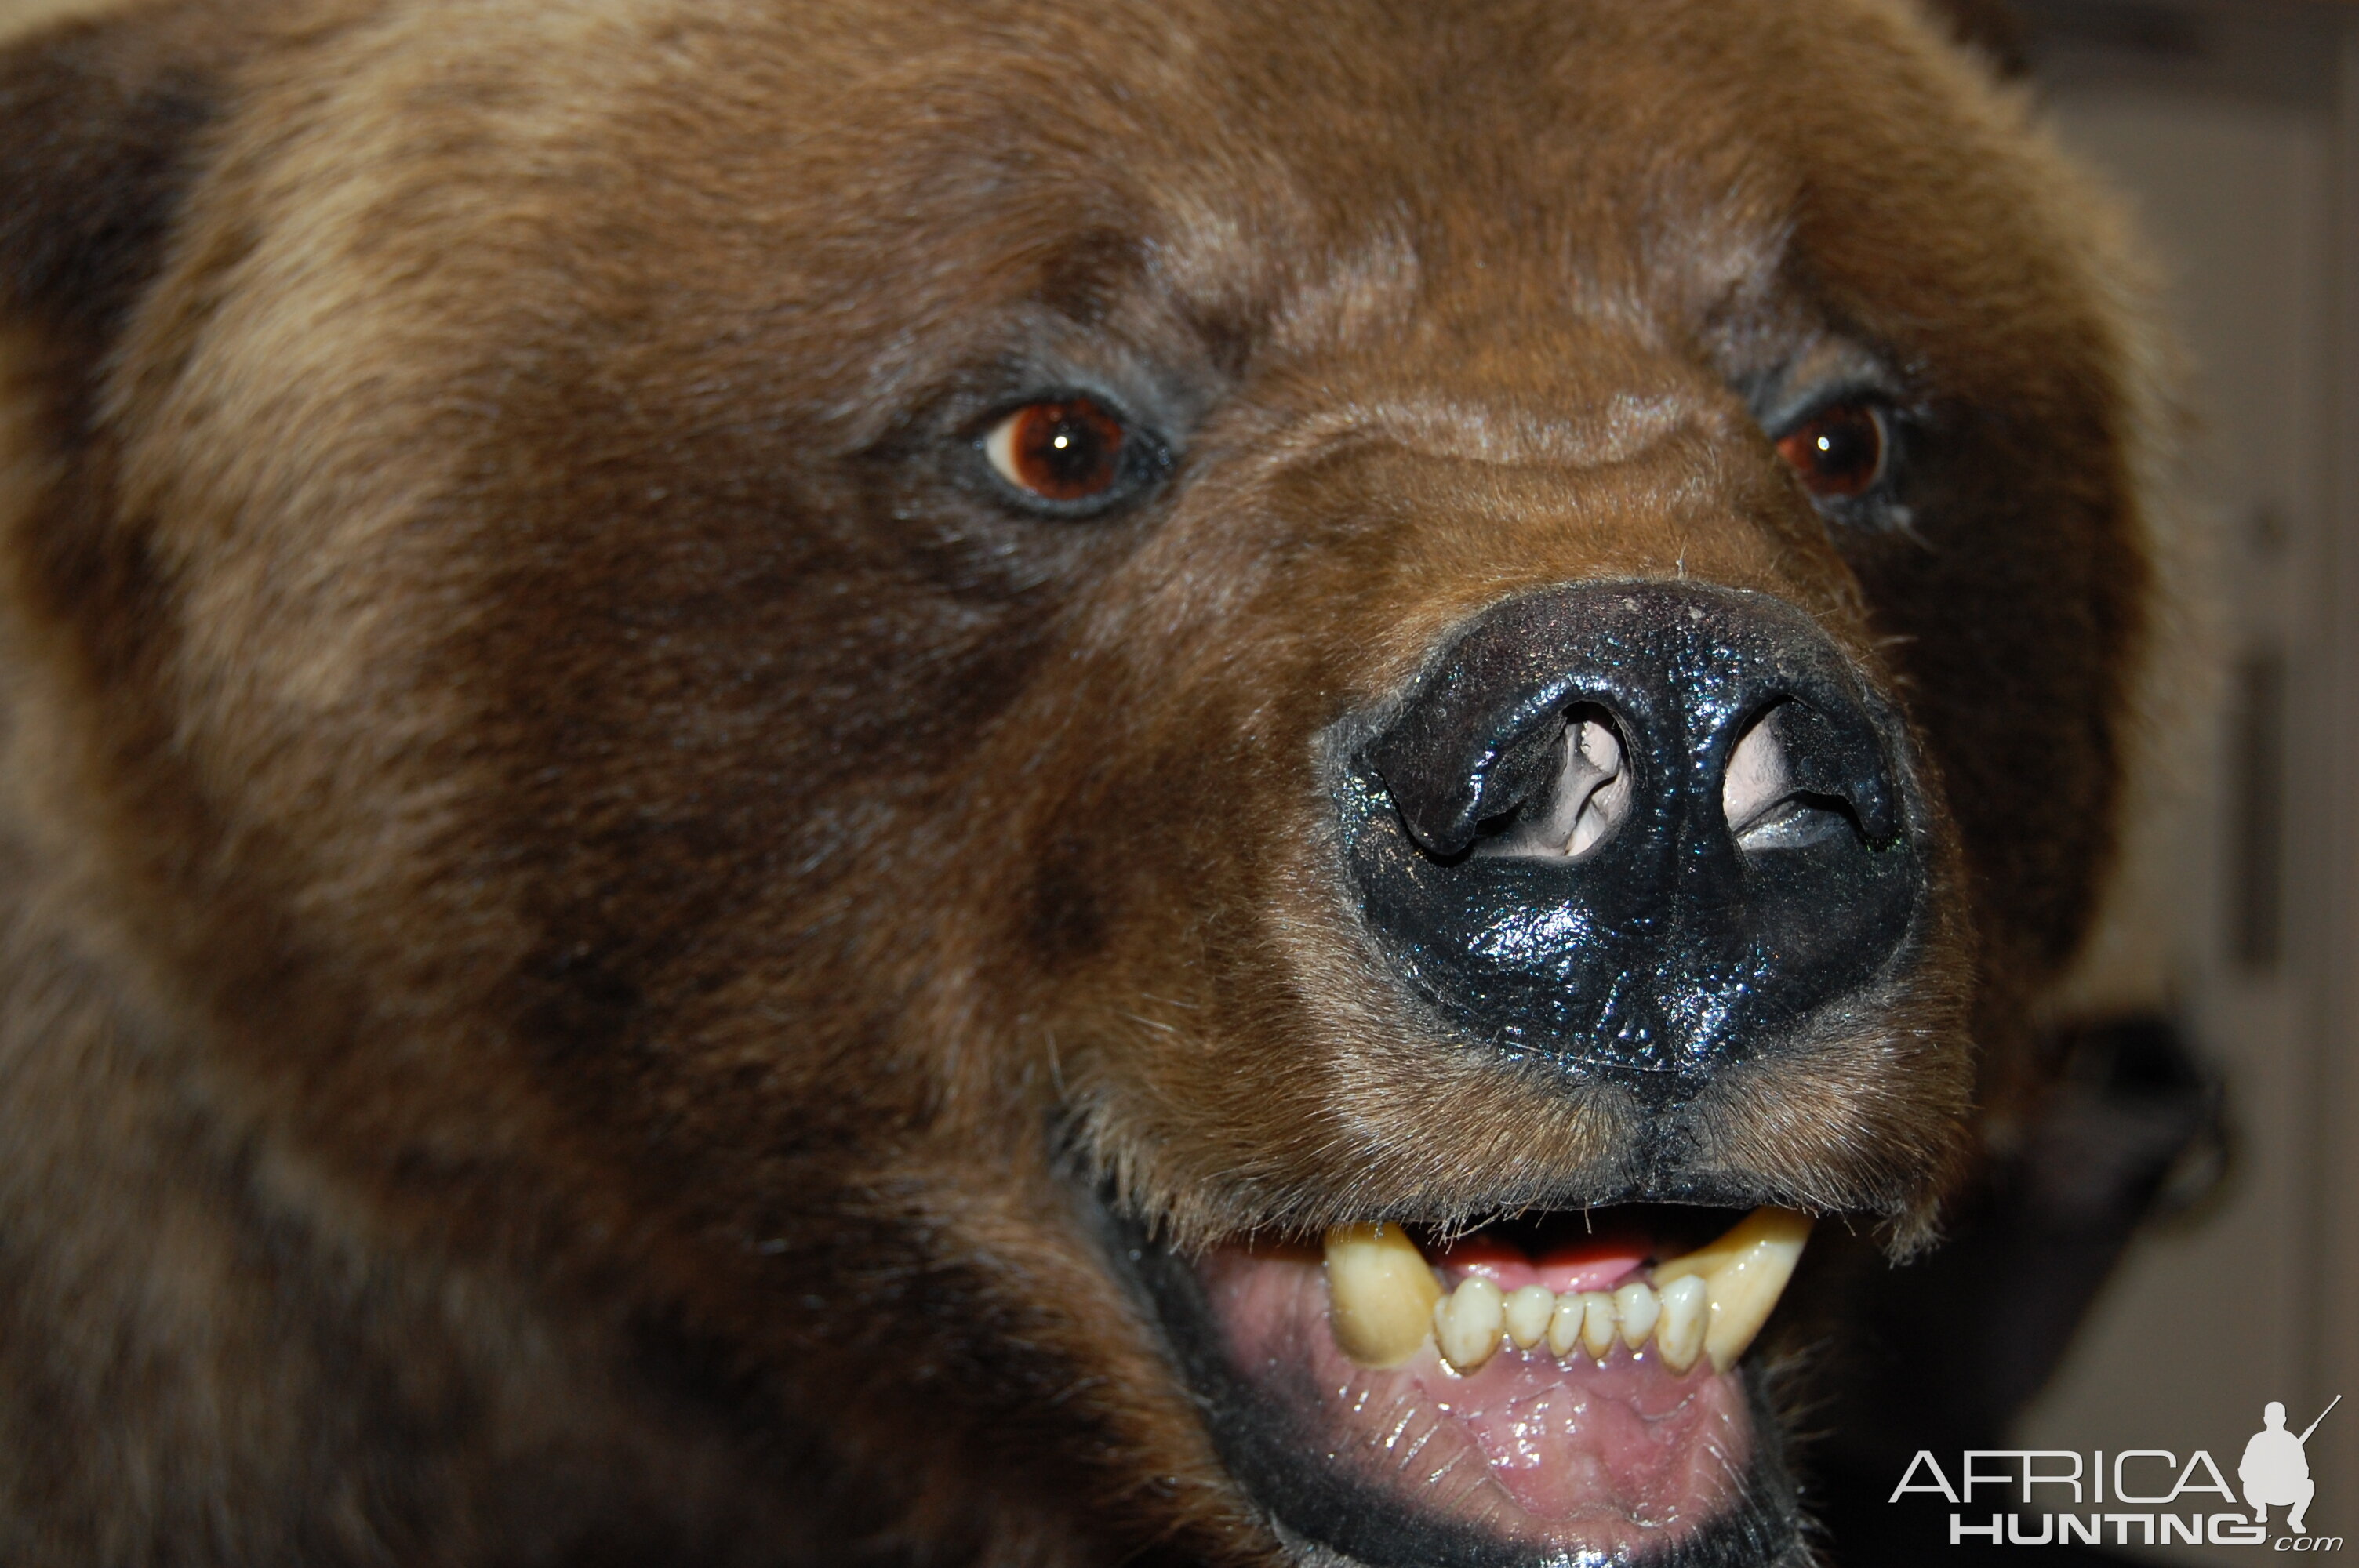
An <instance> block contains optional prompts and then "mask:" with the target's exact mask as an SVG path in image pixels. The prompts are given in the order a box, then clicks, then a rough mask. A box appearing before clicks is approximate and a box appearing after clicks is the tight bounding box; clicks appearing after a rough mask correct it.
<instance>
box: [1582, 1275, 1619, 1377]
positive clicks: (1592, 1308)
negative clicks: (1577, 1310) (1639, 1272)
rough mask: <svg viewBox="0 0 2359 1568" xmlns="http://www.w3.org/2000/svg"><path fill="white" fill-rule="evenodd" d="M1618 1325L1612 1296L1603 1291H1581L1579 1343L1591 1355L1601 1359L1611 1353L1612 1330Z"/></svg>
mask: <svg viewBox="0 0 2359 1568" xmlns="http://www.w3.org/2000/svg"><path fill="white" fill-rule="evenodd" d="M1619 1326H1620V1324H1619V1323H1618V1321H1617V1320H1616V1318H1615V1315H1614V1298H1613V1297H1612V1296H1609V1295H1607V1294H1606V1293H1605V1292H1603V1291H1583V1292H1581V1343H1582V1345H1583V1346H1587V1347H1588V1350H1589V1354H1590V1355H1591V1356H1593V1357H1595V1358H1596V1359H1598V1360H1600V1361H1603V1360H1604V1359H1605V1357H1607V1356H1608V1355H1609V1354H1610V1353H1612V1351H1613V1349H1614V1330H1615V1329H1616V1328H1617V1327H1619Z"/></svg>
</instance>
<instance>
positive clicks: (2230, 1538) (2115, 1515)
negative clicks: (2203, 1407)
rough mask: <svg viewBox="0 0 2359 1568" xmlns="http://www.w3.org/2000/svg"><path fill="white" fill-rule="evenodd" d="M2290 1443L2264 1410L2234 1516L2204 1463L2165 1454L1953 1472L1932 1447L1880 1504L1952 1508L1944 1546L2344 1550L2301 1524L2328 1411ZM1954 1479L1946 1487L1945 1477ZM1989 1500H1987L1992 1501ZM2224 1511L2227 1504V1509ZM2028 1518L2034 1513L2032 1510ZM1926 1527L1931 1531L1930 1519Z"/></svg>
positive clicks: (2082, 1457) (2335, 1539) (2224, 1488)
mask: <svg viewBox="0 0 2359 1568" xmlns="http://www.w3.org/2000/svg"><path fill="white" fill-rule="evenodd" d="M2342 1402H2343V1396H2342V1395H2340V1394H2337V1395H2335V1396H2334V1397H2333V1398H2332V1399H2331V1400H2328V1401H2327V1403H2326V1409H2324V1410H2322V1411H2319V1412H2318V1417H2317V1419H2316V1420H2314V1421H2312V1422H2310V1424H2309V1425H2308V1426H2306V1427H2304V1428H2302V1430H2301V1431H2300V1432H2299V1433H2294V1432H2292V1431H2290V1430H2288V1427H2287V1426H2286V1408H2285V1406H2284V1405H2283V1404H2282V1403H2280V1402H2279V1401H2277V1400H2270V1401H2269V1402H2268V1404H2267V1406H2265V1407H2264V1408H2263V1410H2262V1413H2261V1422H2262V1425H2261V1430H2260V1431H2258V1432H2256V1433H2253V1435H2252V1437H2251V1439H2250V1440H2248V1441H2247V1442H2246V1443H2245V1452H2244V1456H2243V1457H2242V1458H2241V1459H2240V1460H2239V1461H2238V1462H2237V1465H2236V1480H2237V1482H2238V1483H2239V1484H2240V1485H2241V1486H2242V1487H2243V1489H2244V1506H2245V1509H2248V1510H2250V1511H2249V1515H2247V1513H2245V1512H2243V1511H2236V1512H2230V1511H2225V1509H2234V1507H2235V1504H2236V1493H2235V1491H2234V1489H2233V1488H2231V1487H2230V1486H2229V1484H2228V1477H2227V1476H2225V1475H2223V1474H2222V1472H2221V1469H2220V1466H2219V1465H2218V1463H2217V1462H2216V1461H2214V1460H2213V1459H2212V1455H2211V1454H2209V1453H2207V1452H2205V1451H2204V1450H2202V1449H2200V1448H2199V1449H2197V1450H2196V1451H2195V1452H2193V1453H2192V1454H2188V1455H2187V1457H2186V1459H2185V1460H2184V1461H2183V1462H2182V1461H2181V1460H2180V1456H2179V1455H2178V1454H2174V1453H2172V1452H2170V1451H2169V1450H2168V1449H2163V1448H2125V1449H2120V1450H2118V1451H2116V1452H2114V1453H2111V1454H2108V1453H2107V1452H2105V1451H2104V1449H2097V1450H2094V1451H2092V1452H2090V1453H2086V1454H2082V1453H2076V1452H2074V1451H2073V1450H2071V1449H2022V1448H2011V1449H1998V1448H1970V1449H1967V1450H1966V1451H1965V1452H1963V1453H1962V1454H1959V1455H1958V1458H1957V1462H1956V1467H1955V1469H1954V1470H1953V1471H1952V1470H1945V1469H1943V1468H1942V1465H1941V1462H1940V1460H1939V1459H1938V1458H1936V1457H1935V1456H1934V1455H1933V1453H1932V1451H1931V1450H1930V1449H1921V1450H1919V1452H1918V1454H1917V1456H1916V1457H1915V1458H1913V1459H1911V1460H1910V1461H1909V1462H1908V1469H1907V1470H1906V1471H1904V1472H1903V1473H1902V1475H1901V1477H1900V1484H1899V1485H1898V1486H1897V1487H1894V1488H1893V1490H1892V1496H1891V1497H1890V1498H1887V1499H1886V1501H1887V1502H1892V1503H1898V1502H1900V1501H1902V1500H1903V1499H1904V1498H1908V1497H1909V1496H1910V1495H1911V1494H1918V1493H1922V1494H1927V1495H1929V1496H1931V1497H1937V1498H1940V1499H1941V1500H1942V1501H1944V1502H1946V1503H1948V1504H1950V1505H1951V1510H1952V1511H1951V1512H1950V1515H1949V1520H1948V1524H1949V1531H1948V1533H1949V1541H1950V1544H1951V1545H1952V1546H1968V1545H1974V1546H2049V1545H2060V1546H2071V1545H2086V1546H2100V1545H2114V1546H2202V1545H2210V1546H2259V1547H2264V1548H2266V1549H2267V1550H2269V1551H2272V1552H2340V1551H2341V1550H2343V1538H2342V1537H2341V1536H2339V1535H2312V1534H2311V1533H2310V1527H2309V1522H2308V1515H2309V1512H2310V1501H2311V1499H2312V1498H2315V1497H2316V1496H2317V1495H2318V1484H2317V1483H2316V1482H2315V1481H2313V1480H2312V1479H2311V1478H2310V1451H2309V1444H2310V1434H2311V1433H2314V1432H2316V1431H2317V1430H2318V1428H2319V1423H2320V1422H2323V1421H2324V1420H2325V1419H2326V1418H2327V1416H2328V1415H2330V1414H2331V1413H2332V1411H2333V1410H2334V1407H2335V1406H2336V1405H2339V1404H2341V1403H2342ZM1952 1475H1955V1476H1956V1477H1957V1479H1956V1481H1955V1482H1954V1483H1953V1482H1952V1481H1951V1476H1952ZM1994 1493H1995V1494H1996V1495H1995V1496H1993V1495H1992V1494H1994ZM1994 1502H1997V1503H2003V1504H2006V1503H2011V1504H2014V1505H2016V1507H2015V1508H2014V1509H2004V1510H2002V1511H1997V1512H1991V1513H1978V1512H1974V1511H1971V1510H1972V1509H1973V1505H1975V1504H1977V1503H1980V1504H1983V1505H1984V1507H1987V1506H1988V1505H1989V1504H1991V1503H1994ZM2223 1505H2225V1509H2223ZM2270 1509H2287V1510H2288V1512H2287V1514H2286V1516H2285V1527H2284V1528H2285V1530H2286V1531H2288V1533H2285V1534H2280V1535H2277V1536H2276V1537H2274V1538H2272V1537H2271V1535H2270V1533H2269V1530H2268V1521H2269V1510H2270ZM2035 1510H2036V1511H2035ZM1928 1522H1929V1523H1930V1522H1931V1521H1930V1520H1929V1521H1928Z"/></svg>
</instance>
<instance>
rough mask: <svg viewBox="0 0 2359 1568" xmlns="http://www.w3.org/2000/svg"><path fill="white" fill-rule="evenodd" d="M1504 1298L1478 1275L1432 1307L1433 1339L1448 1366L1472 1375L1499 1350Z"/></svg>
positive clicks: (1504, 1312) (1471, 1276)
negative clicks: (1439, 1347)
mask: <svg viewBox="0 0 2359 1568" xmlns="http://www.w3.org/2000/svg"><path fill="white" fill-rule="evenodd" d="M1506 1315H1507V1313H1506V1296H1505V1295H1504V1294H1503V1293H1502V1292H1500V1290H1499V1287H1498V1286H1497V1285H1495V1284H1494V1283H1493V1282H1492V1281H1489V1280H1486V1279H1484V1278H1483V1276H1482V1275H1480V1274H1470V1275H1468V1276H1467V1277H1466V1278H1465V1279H1463V1280H1461V1281H1459V1282H1458V1289H1457V1290H1456V1291H1455V1292H1452V1293H1451V1294H1450V1295H1448V1296H1445V1297H1443V1298H1442V1299H1441V1300H1440V1301H1439V1302H1436V1303H1434V1307H1433V1333H1434V1337H1435V1338H1436V1339H1438V1340H1439V1341H1440V1343H1441V1354H1442V1355H1443V1356H1444V1357H1447V1358H1448V1360H1449V1362H1450V1364H1451V1366H1452V1367H1455V1368H1458V1369H1459V1370H1460V1371H1462V1372H1472V1371H1473V1370H1474V1369H1475V1368H1478V1367H1480V1366H1482V1365H1483V1363H1484V1362H1485V1361H1488V1360H1489V1359H1490V1358H1491V1357H1492V1356H1493V1354H1494V1353H1495V1352H1496V1351H1497V1350H1498V1348H1499V1335H1500V1331H1501V1330H1503V1329H1504V1328H1506Z"/></svg>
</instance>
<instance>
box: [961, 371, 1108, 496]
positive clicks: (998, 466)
mask: <svg viewBox="0 0 2359 1568" xmlns="http://www.w3.org/2000/svg"><path fill="white" fill-rule="evenodd" d="M1125 438H1126V433H1125V431H1124V429H1123V426H1122V421H1121V420H1119V419H1117V418H1115V417H1114V416H1113V415H1112V414H1109V413H1107V412H1106V411H1105V409H1103V407H1101V406H1098V405H1097V404H1096V403H1094V402H1093V401H1091V400H1090V399H1089V398H1086V397H1060V398H1057V399H1055V400H1053V401H1049V402H1041V403H1027V404H1026V405H1025V406H1023V407H1021V408H1018V409H1016V411H1015V412H1014V413H1012V414H1010V415H1008V416H1006V417H1005V418H1003V419H1001V420H1000V421H999V423H998V424H996V425H995V426H993V427H991V430H990V433H989V434H987V435H985V436H984V438H983V449H984V455H986V456H987V457H989V458H990V460H991V466H992V467H993V468H994V469H995V470H998V473H999V477H1000V478H1002V479H1004V480H1006V481H1007V482H1008V483H1010V484H1012V485H1014V486H1015V487H1016V489H1018V490H1021V491H1024V492H1027V493H1029V494H1032V495H1037V496H1038V497H1039V498H1040V499H1041V500H1043V501H1060V502H1076V501H1095V500H1097V499H1098V498H1099V497H1100V496H1103V495H1105V494H1106V493H1107V492H1111V491H1112V490H1113V489H1114V486H1115V485H1117V484H1119V483H1120V482H1121V481H1122V477H1123V462H1122V458H1123V443H1124V441H1125Z"/></svg>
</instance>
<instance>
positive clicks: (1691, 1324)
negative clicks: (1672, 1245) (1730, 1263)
mask: <svg viewBox="0 0 2359 1568" xmlns="http://www.w3.org/2000/svg"><path fill="white" fill-rule="evenodd" d="M1658 1294H1659V1295H1660V1296H1661V1298H1662V1303H1663V1316H1662V1320H1661V1321H1660V1322H1659V1323H1658V1324H1657V1325H1655V1348H1656V1349H1657V1350H1658V1352H1659V1353H1660V1354H1661V1356H1662V1357H1663V1365H1665V1366H1667V1367H1669V1368H1670V1369H1671V1370H1672V1371H1674V1372H1684V1371H1686V1370H1687V1369H1688V1368H1690V1367H1692V1366H1694V1365H1695V1364H1696V1357H1698V1356H1700V1355H1701V1354H1702V1353H1703V1336H1704V1329H1705V1326H1706V1324H1707V1322H1708V1320H1709V1319H1710V1317H1711V1301H1710V1297H1709V1293H1708V1292H1706V1290H1705V1288H1704V1282H1703V1281H1702V1279H1701V1277H1700V1276H1697V1275H1694V1274H1688V1275H1684V1276H1682V1277H1680V1278H1679V1279H1676V1280H1673V1281H1671V1282H1670V1283H1669V1284H1668V1285H1665V1286H1664V1287H1663V1288H1662V1290H1661V1291H1660V1292H1658Z"/></svg>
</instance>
